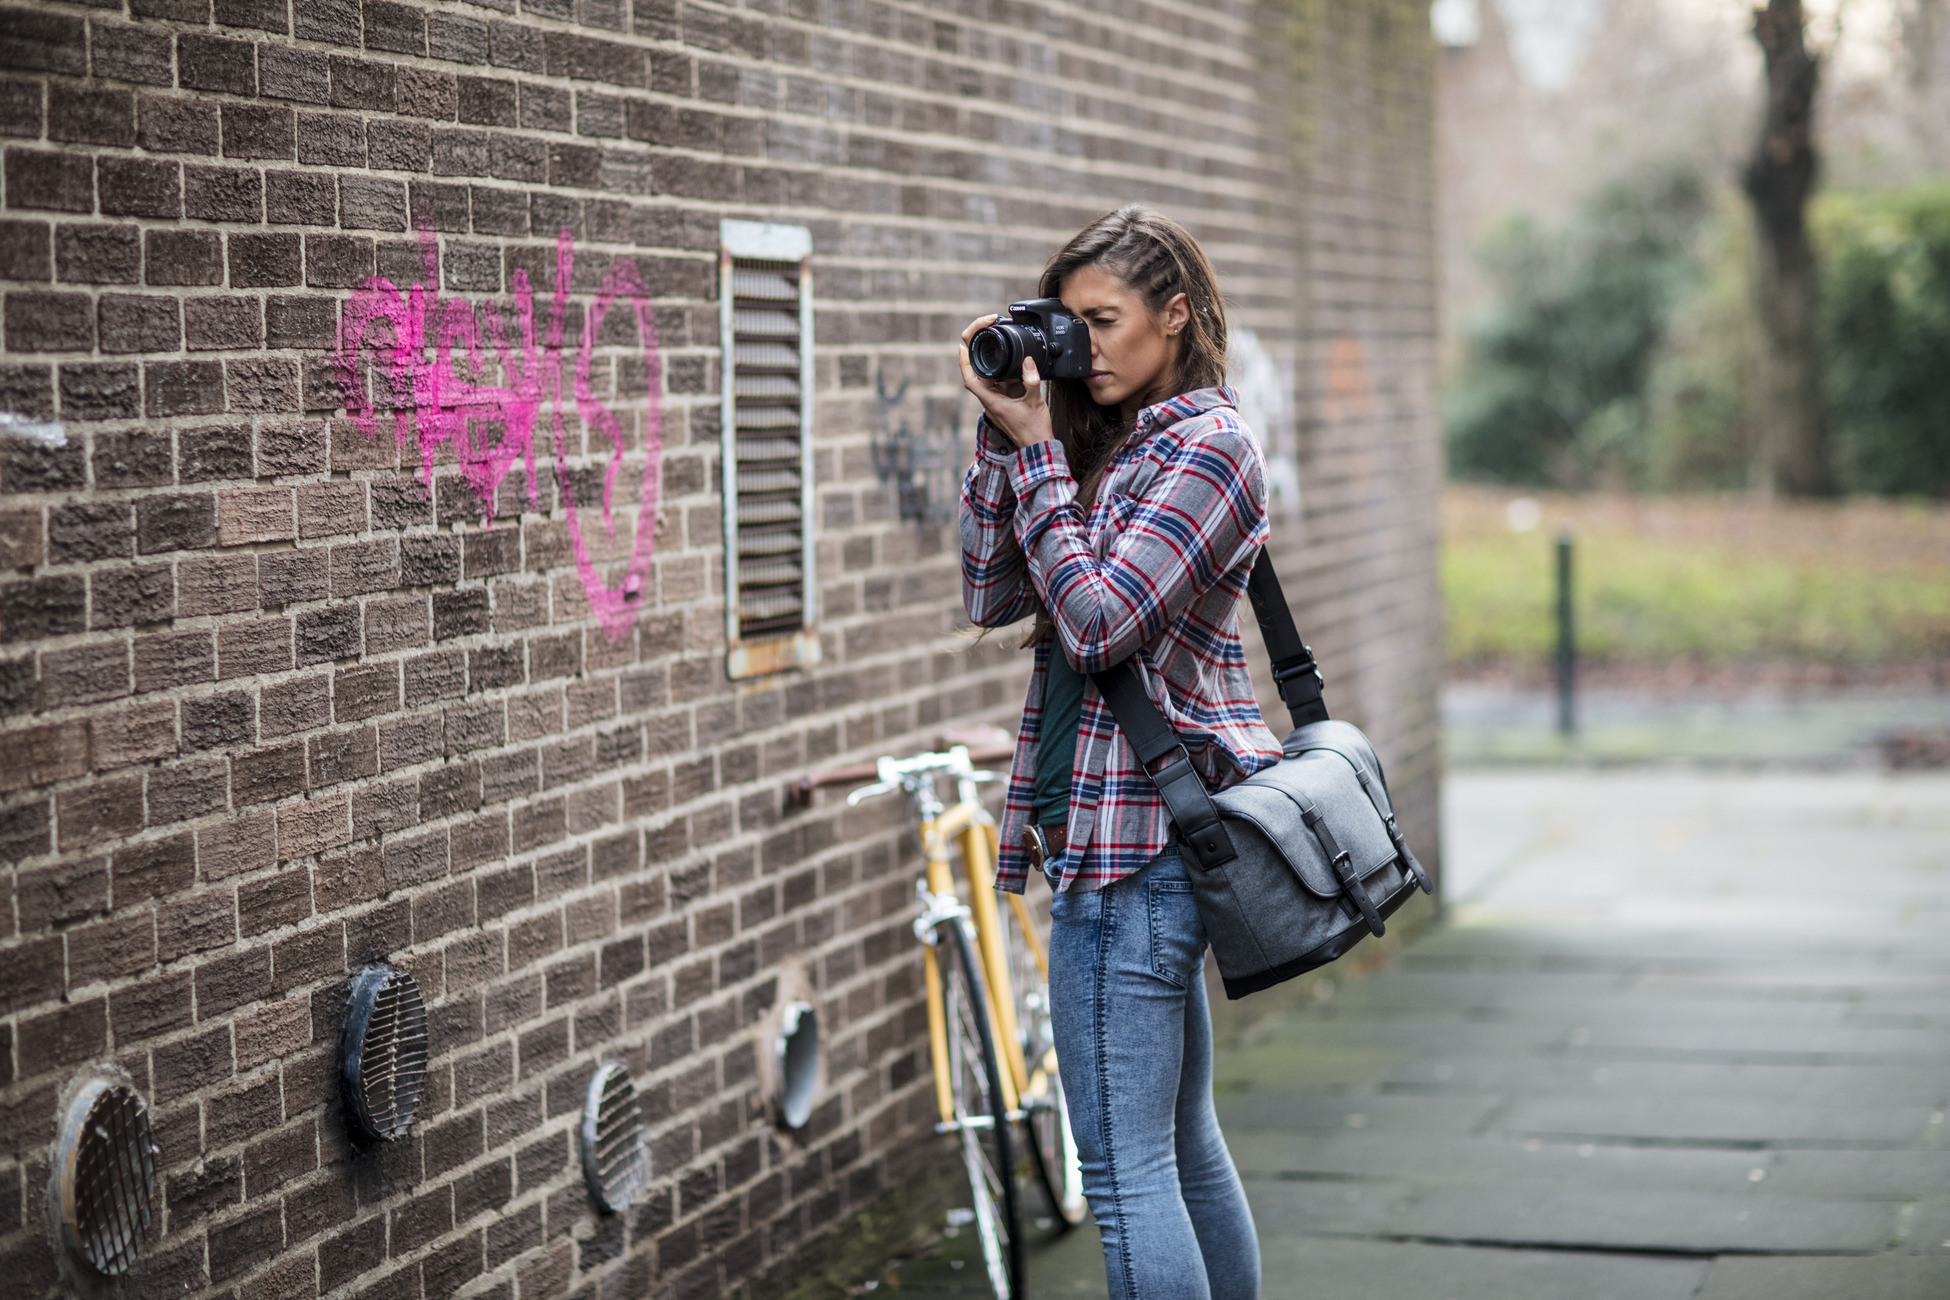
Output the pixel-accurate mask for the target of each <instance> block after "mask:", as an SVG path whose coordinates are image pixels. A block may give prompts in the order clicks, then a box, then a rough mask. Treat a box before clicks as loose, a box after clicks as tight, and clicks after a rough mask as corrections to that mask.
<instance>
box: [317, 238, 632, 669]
mask: <svg viewBox="0 0 1950 1300" xmlns="http://www.w3.org/2000/svg"><path fill="white" fill-rule="evenodd" d="M420 249H421V257H422V259H423V261H424V264H425V271H426V279H425V281H423V282H422V283H420V284H416V285H414V286H413V288H412V289H411V290H410V291H408V292H407V293H406V294H405V295H404V296H402V295H401V293H400V291H399V289H398V288H396V287H395V286H394V285H393V283H392V282H391V281H390V280H387V279H386V278H384V277H383V276H374V277H372V278H371V279H370V280H367V281H366V282H365V284H364V285H362V286H360V287H359V288H358V289H356V290H354V291H353V294H352V298H351V301H349V302H348V303H347V304H346V307H345V315H344V317H343V320H342V321H341V323H340V329H339V351H338V377H339V382H340V384H341V386H342V387H343V389H344V392H345V401H346V410H347V412H348V414H349V415H350V416H351V418H352V422H353V424H354V425H355V426H356V427H357V428H358V429H359V430H360V432H362V433H364V434H365V435H366V436H367V437H368V438H373V437H377V436H378V434H379V410H378V407H377V406H376V405H375V403H374V402H373V399H372V394H371V393H370V392H369V391H368V389H367V387H366V380H365V375H366V370H367V368H366V367H365V366H362V365H361V363H360V350H361V348H362V347H364V346H365V345H366V342H367V340H366V334H367V331H368V330H370V329H371V328H372V327H373V326H374V325H375V324H376V323H377V322H380V321H385V322H387V323H388V324H390V325H391V327H392V340H391V343H390V345H389V346H388V345H384V344H382V343H380V342H379V341H378V340H376V339H375V341H374V345H373V346H374V351H376V352H377V353H378V354H379V355H378V363H379V364H378V366H377V368H379V369H383V370H384V371H385V372H386V374H387V378H388V382H389V383H390V385H391V388H392V396H393V406H392V410H393V437H394V439H395V440H396V441H397V442H398V444H399V445H400V447H402V448H404V447H406V446H407V445H408V444H409V442H410V441H411V440H412V436H413V431H414V430H416V429H417V432H418V443H419V452H420V465H421V478H422V480H423V481H424V482H425V483H426V484H427V485H428V487H429V488H430V487H431V486H432V484H433V462H434V457H435V454H436V453H437V452H438V451H439V449H440V448H441V447H442V446H444V445H447V444H450V443H451V444H452V445H453V448H454V453H455V456H456V458H457V459H458V460H459V462H460V468H461V472H462V473H463V474H464V475H465V476H466V478H467V481H468V482H469V483H470V484H472V485H473V488H474V490H475V491H476V492H477V493H478V494H479V495H480V498H481V501H482V503H483V507H484V509H483V514H484V516H485V518H486V519H488V520H489V521H491V520H492V519H493V515H494V503H495V500H496V493H497V489H499V487H500V486H501V481H502V479H504V478H506V477H507V475H508V472H509V471H510V470H511V469H513V468H514V466H515V465H516V464H517V463H520V464H522V465H523V466H525V468H526V470H527V474H528V500H529V503H530V504H531V505H532V504H538V503H539V492H538V490H537V483H536V478H535V426H536V424H537V422H538V421H539V420H540V418H541V414H542V411H543V410H544V409H545V408H546V409H547V410H548V412H549V430H550V434H551V435H552V441H553V443H554V448H555V474H556V481H557V482H558V484H559V485H560V486H561V489H562V499H563V502H564V505H565V506H566V508H567V514H568V531H569V542H570V546H571V548H572V550H573V552H574V555H575V565H576V572H577V574H578V575H579V576H580V577H581V579H582V589H583V592H584V594H585V595H586V596H587V597H588V599H589V605H590V608H591V609H593V610H594V611H595V614H596V617H597V618H598V619H599V620H600V621H601V623H602V626H603V629H604V631H606V632H608V633H609V634H610V635H611V636H612V637H619V638H620V637H622V636H623V635H624V634H625V633H627V632H628V631H629V628H630V624H631V622H632V620H633V619H634V617H635V614H636V607H637V604H638V602H639V601H641V599H642V597H643V592H644V590H645V588H646V586H647V584H648V582H649V579H650V558H651V553H652V551H653V550H654V548H655V544H656V530H657V508H658V504H659V499H660V497H661V495H662V486H663V483H662V469H661V464H660V462H661V460H662V456H661V452H662V448H663V409H662V404H661V402H660V400H659V397H658V392H659V390H660V389H661V388H662V379H661V370H662V364H661V362H660V360H659V354H658V348H657V321H656V314H655V311H654V309H653V308H652V307H651V305H650V295H649V291H648V290H647V289H646V288H645V287H644V283H643V278H642V276H640V275H639V274H638V273H637V269H636V265H635V263H633V262H628V261H618V262H616V263H614V264H613V265H611V267H610V268H609V271H608V272H607V273H606V274H605V275H604V276H603V280H602V286H601V288H600V290H599V291H598V292H597V294H596V298H595V301H594V302H592V303H590V304H588V305H587V306H586V307H585V308H584V315H583V329H582V345H581V351H580V353H579V354H578V355H577V357H576V366H575V410H576V414H577V415H578V416H580V417H581V419H582V421H583V424H584V425H585V426H586V427H588V428H590V429H593V430H596V431H598V432H599V433H601V434H602V435H604V436H606V437H607V438H608V439H609V442H610V445H611V447H612V449H613V450H612V451H611V453H610V457H609V465H608V467H607V469H606V471H605V473H604V475H603V501H602V518H603V531H604V536H605V537H606V538H610V539H613V538H614V536H615V530H616V522H615V518H614V516H613V515H612V513H611V511H610V499H611V494H612V492H613V490H614V488H615V485H616V475H617V472H618V470H619V469H621V467H622V463H623V450H624V446H623V441H624V440H623V428H622V425H621V424H620V423H619V422H618V421H617V419H616V416H615V415H614V414H613V413H612V412H611V411H610V410H609V408H608V407H606V406H604V405H603V404H602V403H601V402H600V401H598V400H597V399H596V396H595V394H594V393H593V392H592V391H591V388H590V365H591V362H592V361H593V359H594V357H593V354H594V349H595V341H596V337H597V334H598V333H599V331H600V330H601V328H602V323H603V317H604V316H605V315H606V314H607V313H608V311H609V309H610V308H611V307H612V306H614V305H615V303H616V301H617V299H619V298H621V297H623V296H624V295H625V294H627V295H628V296H629V299H630V302H631V305H632V306H633V307H634V308H635V310H636V324H637V335H638V338H639V340H640V341H641V343H642V345H643V358H644V362H645V364H646V366H647V369H648V375H647V379H648V396H647V398H646V405H645V411H644V428H643V453H644V465H643V493H642V500H641V502H640V509H639V514H638V517H637V526H636V543H635V546H634V548H633V549H632V550H631V552H630V559H629V563H628V565H627V566H626V568H625V570H624V573H623V578H622V582H621V584H620V585H619V586H618V587H616V588H615V589H611V588H610V587H609V586H608V585H607V584H606V583H605V582H604V580H603V578H602V576H601V575H600V574H599V573H597V571H596V562H595V559H594V558H593V556H592V555H591V554H590V549H589V546H588V544H587V543H586V542H585V541H584V539H583V534H582V516H581V514H580V513H578V511H577V508H576V499H575V490H574V484H573V481H572V479H571V477H570V473H569V445H568V430H567V428H565V425H564V420H563V408H564V406H565V397H564V393H563V388H564V383H563V374H562V335H563V328H564V325H565V323H566V320H567V316H568V311H569V301H568V296H569V286H570V282H571V273H572V272H573V270H574V268H575V242H574V240H573V239H572V238H571V237H570V234H569V232H568V230H566V229H564V230H563V231H562V232H561V234H560V236H559V237H558V238H557V239H556V242H555V294H554V299H553V302H552V303H551V305H550V307H549V313H548V326H547V335H546V337H545V339H544V340H543V341H542V342H541V343H540V344H539V346H538V344H537V341H536V332H535V295H534V293H533V291H532V290H531V288H530V287H529V283H528V275H527V273H526V272H525V271H520V270H517V271H516V272H515V273H514V274H513V275H512V276H511V277H510V278H509V287H510V289H511V290H512V291H513V294H514V315H515V320H516V322H517V327H518V329H519V332H520V334H521V338H520V342H519V345H518V346H516V345H513V344H511V343H510V342H509V340H508V339H507V338H505V337H504V327H503V324H502V318H501V312H500V311H499V310H497V308H496V306H495V304H493V303H489V304H487V305H486V309H485V310H484V311H482V312H481V313H480V317H481V318H482V319H484V320H485V321H486V335H487V337H486V339H485V341H484V340H483V339H482V337H481V332H480V330H479V329H478V328H477V327H476V312H475V308H474V306H473V305H472V304H470V303H467V302H465V301H462V300H461V299H458V298H445V299H443V298H442V297H441V296H440V292H439V288H438V286H439V284H440V273H439V249H438V245H437V243H436V241H435V239H434V236H433V233H432V231H431V230H429V229H424V228H423V229H422V230H421V232H420ZM429 284H431V285H433V286H435V287H434V288H433V289H428V288H427V285H429ZM484 342H485V346H486V348H487V349H490V350H491V351H492V353H493V357H494V360H495V361H496V362H497V363H498V364H499V368H500V376H499V377H500V379H501V381H502V382H501V383H499V384H485V383H476V382H473V381H471V380H467V379H463V378H462V377H461V376H460V375H458V374H456V373H455V370H454V358H455V352H456V349H458V350H459V353H460V355H461V356H463V357H464V358H465V360H466V365H467V368H468V370H469V371H470V372H471V373H472V374H474V375H477V376H478V375H480V374H482V372H483V369H484V363H485V361H486V360H487V358H486V356H485V355H484V351H483V343H484ZM497 427H498V429H499V436H498V437H496V436H494V435H493V432H492V431H493V430H494V429H495V428H497Z"/></svg>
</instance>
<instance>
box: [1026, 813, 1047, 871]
mask: <svg viewBox="0 0 1950 1300" xmlns="http://www.w3.org/2000/svg"><path fill="white" fill-rule="evenodd" d="M1022 847H1023V850H1024V852H1026V853H1028V854H1029V860H1030V861H1031V862H1033V863H1034V864H1035V865H1036V870H1038V871H1042V870H1043V865H1044V864H1045V863H1047V862H1048V861H1049V842H1048V841H1046V840H1045V839H1044V838H1043V828H1042V827H1040V826H1038V825H1037V824H1036V823H1035V822H1034V821H1032V822H1030V823H1029V825H1028V826H1027V827H1026V828H1025V829H1024V830H1023V832H1022Z"/></svg>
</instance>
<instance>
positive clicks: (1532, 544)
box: [1442, 487, 1950, 673]
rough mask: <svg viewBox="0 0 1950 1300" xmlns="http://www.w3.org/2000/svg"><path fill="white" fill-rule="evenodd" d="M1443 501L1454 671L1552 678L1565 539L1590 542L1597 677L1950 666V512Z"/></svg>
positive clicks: (1577, 500) (1579, 609)
mask: <svg viewBox="0 0 1950 1300" xmlns="http://www.w3.org/2000/svg"><path fill="white" fill-rule="evenodd" d="M1524 495H1529V494H1524V493H1520V492H1514V491H1507V490H1490V489H1483V488H1473V487H1452V488H1449V489H1448V490H1447V491H1446V492H1445V493H1444V496H1443V520H1442V524H1443V529H1442V531H1443V548H1442V585H1443V595H1444V599H1445V601H1446V603H1447V613H1448V641H1447V645H1448V657H1449V661H1450V665H1451V667H1452V669H1455V670H1459V671H1462V672H1465V673H1467V672H1470V671H1474V670H1482V669H1487V668H1508V669H1513V670H1515V671H1518V672H1522V673H1534V672H1540V671H1542V670H1544V668H1545V667H1546V666H1547V665H1548V664H1549V662H1550V660H1551V657H1552V655H1553V654H1554V653H1555V646H1556V623H1555V616H1554V613H1553V611H1554V608H1555V603H1554V602H1555V594H1554V568H1553V565H1554V560H1553V547H1554V539H1555V537H1556V535H1557V533H1558V532H1560V531H1568V532H1569V533H1570V534H1571V535H1572V536H1573V537H1574V538H1575V539H1576V543H1577V551H1576V569H1577V577H1576V605H1575V610H1576V619H1577V624H1578V645H1579V652H1580V655H1581V656H1583V657H1584V658H1586V659H1588V660H1591V661H1594V662H1596V663H1599V664H1605V663H1635V662H1638V663H1669V662H1672V661H1676V660H1684V661H1691V662H1696V663H1703V664H1715V665H1728V664H1737V663H1740V662H1744V661H1758V660H1768V661H1781V660H1788V661H1803V662H1812V663H1822V664H1831V665H1838V666H1846V667H1853V668H1876V667H1882V666H1891V665H1898V664H1903V663H1909V662H1914V661H1917V660H1926V659H1936V658H1940V657H1943V656H1946V655H1950V509H1947V508H1945V507H1943V506H1941V505H1934V504H1931V505H1923V504H1905V503H1901V502H1888V501H1869V500H1863V501H1848V502H1842V503H1834V504H1827V503H1820V504H1808V503H1799V502H1797V503H1792V504H1788V503H1780V502H1770V501H1765V500H1760V499H1756V498H1752V497H1745V496H1742V497H1712V496H1700V497H1634V496H1629V495H1625V494H1617V493H1592V494H1581V495H1570V494H1537V495H1532V496H1531V499H1532V500H1534V501H1536V502H1537V504H1538V506H1539V507H1540V512H1539V513H1540V518H1539V521H1538V525H1537V526H1536V527H1535V528H1532V529H1530V530H1528V531H1524V532H1516V531H1513V530H1512V528H1511V526H1510V522H1509V516H1510V511H1509V506H1510V503H1511V501H1512V500H1514V499H1516V498H1518V497H1520V496H1524Z"/></svg>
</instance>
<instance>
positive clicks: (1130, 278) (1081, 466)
mask: <svg viewBox="0 0 1950 1300" xmlns="http://www.w3.org/2000/svg"><path fill="white" fill-rule="evenodd" d="M1086 266H1099V267H1102V268H1103V269H1104V270H1106V271H1108V272H1110V273H1111V274H1112V275H1114V276H1116V277H1117V279H1118V282H1119V283H1120V284H1122V285H1123V286H1124V287H1125V288H1127V289H1130V290H1131V291H1132V292H1134V293H1136V294H1137V295H1138V297H1139V298H1141V299H1142V300H1143V302H1144V306H1145V309H1146V310H1147V311H1149V312H1151V313H1152V314H1154V315H1155V314H1157V313H1158V312H1161V311H1163V310H1164V308H1165V304H1166V303H1168V302H1170V301H1171V300H1172V298H1173V297H1174V296H1175V295H1177V294H1181V293H1182V294H1184V295H1185V302H1186V305H1187V306H1188V307H1189V308H1190V310H1191V315H1190V319H1188V320H1187V321H1186V323H1185V328H1184V330H1183V331H1182V332H1181V335H1180V338H1179V343H1178V363H1177V368H1176V373H1175V374H1173V376H1172V380H1171V390H1170V391H1171V392H1172V393H1174V394H1176V393H1189V392H1191V391H1193V390H1194V389H1199V388H1215V387H1217V386H1218V385H1220V384H1223V383H1225V381H1226V309H1225V301H1224V300H1223V299H1222V298H1220V296H1219V282H1218V277H1217V276H1215V275H1214V274H1213V273H1212V263H1211V262H1209V261H1207V260H1206V257H1205V250H1204V249H1202V248H1200V247H1199V246H1198V241H1197V240H1196V239H1193V238H1192V235H1191V232H1190V231H1188V230H1186V229H1185V228H1184V227H1183V226H1181V225H1179V224H1178V223H1177V222H1176V221H1173V220H1172V219H1171V218H1170V217H1167V216H1165V215H1164V214H1163V213H1162V212H1155V211H1153V210H1152V209H1150V208H1147V207H1145V206H1144V205H1143V204H1139V203H1132V204H1129V205H1127V206H1125V207H1121V208H1119V209H1117V211H1115V212H1107V213H1105V214H1104V215H1103V216H1101V217H1099V218H1097V219H1096V220H1095V221H1093V222H1091V223H1090V224H1089V225H1087V226H1085V227H1084V228H1083V229H1082V230H1080V231H1078V232H1077V234H1076V236H1075V238H1073V239H1071V240H1070V242H1069V243H1067V244H1065V245H1063V247H1062V249H1061V250H1059V251H1058V252H1057V254H1056V256H1055V257H1052V258H1051V259H1050V260H1049V265H1047V266H1045V267H1044V268H1043V277H1042V280H1041V281H1040V282H1039V283H1038V284H1037V288H1036V291H1037V294H1038V295H1039V296H1040V297H1044V298H1058V297H1061V296H1062V293H1063V282H1064V281H1065V280H1067V279H1068V278H1069V277H1070V276H1071V275H1072V274H1073V273H1074V272H1077V271H1081V270H1082V269H1083V268H1085V267H1086ZM1049 413H1050V426H1051V432H1053V433H1054V434H1055V436H1056V440H1057V441H1058V442H1060V443H1062V444H1063V452H1064V456H1065V458H1066V459H1067V460H1068V461H1069V463H1070V473H1071V474H1072V475H1074V476H1075V478H1076V481H1077V506H1078V508H1079V509H1080V510H1082V511H1083V512H1084V513H1085V514H1086V515H1087V514H1088V513H1089V512H1090V507H1091V505H1092V503H1094V502H1095V501H1096V499H1097V488H1098V485H1099V484H1100V483H1101V482H1102V481H1103V476H1104V470H1105V469H1106V468H1108V467H1109V465H1110V461H1111V457H1112V456H1114V455H1115V454H1116V452H1117V449H1118V448H1119V447H1121V446H1123V445H1124V440H1125V439H1126V438H1128V437H1129V436H1130V435H1131V429H1130V427H1129V426H1128V425H1126V424H1125V423H1124V416H1123V413H1122V412H1121V411H1120V410H1119V409H1118V408H1117V407H1115V406H1099V405H1098V404H1097V403H1096V402H1095V401H1094V400H1093V399H1092V398H1091V396H1090V385H1089V384H1087V383H1086V382H1084V381H1083V380H1081V379H1054V380H1051V381H1050V384H1049ZM1053 627H1054V625H1053V624H1052V623H1051V621H1050V616H1049V611H1047V610H1046V609H1044V608H1043V603H1042V599H1041V598H1040V597H1038V598H1037V601H1036V621H1035V622H1034V623H1032V624H1031V625H1030V628H1029V631H1028V632H1027V633H1026V634H1025V635H1024V637H1023V641H1022V644H1023V645H1024V646H1030V645H1034V644H1035V643H1036V642H1037V641H1038V640H1040V639H1041V638H1042V636H1043V634H1044V633H1046V632H1049V631H1051V630H1052V629H1053Z"/></svg>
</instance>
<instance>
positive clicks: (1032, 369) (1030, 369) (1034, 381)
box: [1022, 357, 1043, 402]
mask: <svg viewBox="0 0 1950 1300" xmlns="http://www.w3.org/2000/svg"><path fill="white" fill-rule="evenodd" d="M1042 382H1043V372H1042V371H1041V370H1039V369H1037V368H1036V358H1034V357H1024V358H1023V359H1022V387H1023V391H1024V392H1025V393H1027V392H1029V391H1030V390H1032V389H1035V391H1036V399H1037V401H1039V402H1040V401H1041V400H1042V397H1043V394H1042V390H1041V389H1038V388H1037V387H1036V386H1037V385H1038V384H1040V383H1042Z"/></svg>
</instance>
